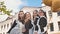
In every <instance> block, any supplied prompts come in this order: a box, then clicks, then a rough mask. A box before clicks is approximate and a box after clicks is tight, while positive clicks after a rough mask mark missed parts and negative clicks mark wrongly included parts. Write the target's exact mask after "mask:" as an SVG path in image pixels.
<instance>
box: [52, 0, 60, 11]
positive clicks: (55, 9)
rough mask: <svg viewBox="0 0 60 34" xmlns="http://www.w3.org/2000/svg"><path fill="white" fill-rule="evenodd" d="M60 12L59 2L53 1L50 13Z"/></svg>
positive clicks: (59, 0)
mask: <svg viewBox="0 0 60 34" xmlns="http://www.w3.org/2000/svg"><path fill="white" fill-rule="evenodd" d="M59 10H60V0H53V2H52V11H53V12H57V11H59Z"/></svg>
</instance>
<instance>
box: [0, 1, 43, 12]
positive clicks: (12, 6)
mask: <svg viewBox="0 0 60 34" xmlns="http://www.w3.org/2000/svg"><path fill="white" fill-rule="evenodd" d="M0 1H4V2H5V5H6V6H7V9H9V10H13V12H18V11H19V10H20V9H21V8H22V7H24V6H33V7H40V6H41V2H42V0H0Z"/></svg>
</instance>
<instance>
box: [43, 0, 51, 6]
mask: <svg viewBox="0 0 60 34" xmlns="http://www.w3.org/2000/svg"><path fill="white" fill-rule="evenodd" d="M43 3H45V4H46V5H48V6H52V0H43Z"/></svg>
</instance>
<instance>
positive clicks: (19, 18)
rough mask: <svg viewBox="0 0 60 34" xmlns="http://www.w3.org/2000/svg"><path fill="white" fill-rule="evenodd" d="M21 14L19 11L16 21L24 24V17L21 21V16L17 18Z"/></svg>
mask: <svg viewBox="0 0 60 34" xmlns="http://www.w3.org/2000/svg"><path fill="white" fill-rule="evenodd" d="M21 12H23V11H19V14H18V20H19V21H20V22H22V23H23V22H24V16H23V17H22V20H21V16H19V15H20V13H21ZM23 13H24V12H23Z"/></svg>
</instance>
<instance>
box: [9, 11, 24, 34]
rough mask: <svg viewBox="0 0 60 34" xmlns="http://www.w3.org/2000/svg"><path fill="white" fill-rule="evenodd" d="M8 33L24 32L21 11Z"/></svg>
mask: <svg viewBox="0 0 60 34" xmlns="http://www.w3.org/2000/svg"><path fill="white" fill-rule="evenodd" d="M8 32H10V33H9V34H23V33H22V32H25V27H24V12H23V11H20V12H19V14H18V19H17V20H15V21H14V23H13V25H12V27H11V28H10V30H9V31H8Z"/></svg>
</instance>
